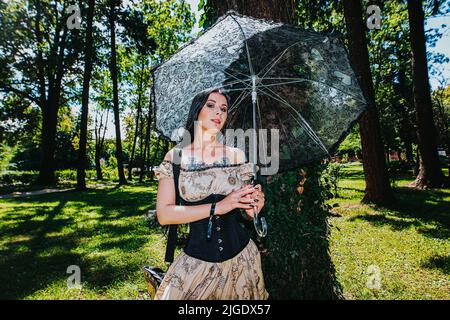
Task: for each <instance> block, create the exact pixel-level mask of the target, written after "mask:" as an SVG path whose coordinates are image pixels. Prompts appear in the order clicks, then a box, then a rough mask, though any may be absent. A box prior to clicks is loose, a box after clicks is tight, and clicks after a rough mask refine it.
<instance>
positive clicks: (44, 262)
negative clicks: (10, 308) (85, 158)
mask: <svg viewBox="0 0 450 320" xmlns="http://www.w3.org/2000/svg"><path fill="white" fill-rule="evenodd" d="M154 201H155V199H153V198H152V194H151V193H150V192H145V193H142V192H133V191H132V190H129V189H128V190H127V189H125V190H123V189H114V188H111V189H103V190H88V191H86V192H76V191H74V192H65V193H58V194H53V195H43V196H33V197H28V198H22V199H10V200H7V202H8V204H17V206H13V207H12V209H11V210H10V211H7V212H4V214H3V215H2V223H1V225H0V232H1V234H2V244H1V247H0V283H1V284H2V285H1V287H2V290H1V293H0V298H3V299H23V298H26V297H27V296H29V295H30V294H33V293H35V292H36V291H38V290H45V289H46V288H47V287H48V286H50V285H51V284H52V283H54V282H61V281H64V282H65V280H66V279H67V277H69V274H66V270H67V267H68V266H70V265H78V266H79V267H80V268H81V272H82V281H83V283H86V285H87V287H88V288H93V289H94V290H96V291H97V292H98V293H101V292H102V291H104V290H106V289H107V288H108V287H110V286H111V285H113V284H114V283H117V282H120V281H124V280H126V279H129V278H130V274H133V273H136V272H140V269H141V267H142V265H141V262H140V261H141V260H142V261H145V260H146V259H147V258H148V257H147V256H145V252H144V250H145V249H144V248H145V246H146V245H147V244H148V241H149V230H148V226H147V225H146V222H145V220H144V218H143V214H144V212H146V211H147V210H149V209H150V208H152V207H154V205H155V204H154ZM137 216H141V217H142V219H139V217H137ZM136 218H137V219H136ZM96 252H97V253H99V254H95V253H96ZM137 252H140V253H137ZM132 254H134V256H133V258H132V259H129V258H128V257H129V256H130V255H132ZM133 259H135V260H133Z"/></svg>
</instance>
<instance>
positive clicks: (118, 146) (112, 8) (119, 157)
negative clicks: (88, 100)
mask: <svg viewBox="0 0 450 320" xmlns="http://www.w3.org/2000/svg"><path fill="white" fill-rule="evenodd" d="M117 3H118V1H116V0H111V3H110V14H109V25H110V32H111V65H110V68H111V78H112V82H113V100H114V103H113V108H114V125H115V128H116V159H117V170H118V174H119V185H122V184H126V183H127V180H126V179H125V173H124V171H123V153H122V137H121V133H120V109H119V89H118V83H117V82H118V80H117V53H116V27H115V22H116V15H117V14H116V6H117Z"/></svg>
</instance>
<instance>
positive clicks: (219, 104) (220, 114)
mask: <svg viewBox="0 0 450 320" xmlns="http://www.w3.org/2000/svg"><path fill="white" fill-rule="evenodd" d="M227 116H228V103H227V98H225V96H224V95H222V94H221V93H218V92H213V93H211V94H210V95H209V97H208V100H206V103H205V105H204V106H203V108H202V109H201V110H200V113H199V114H198V118H197V121H199V122H200V125H201V126H202V130H203V131H208V132H211V133H212V134H216V133H218V132H219V131H220V130H221V129H222V127H223V126H224V124H225V122H226V120H227Z"/></svg>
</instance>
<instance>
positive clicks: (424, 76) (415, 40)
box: [408, 0, 444, 188]
mask: <svg viewBox="0 0 450 320" xmlns="http://www.w3.org/2000/svg"><path fill="white" fill-rule="evenodd" d="M408 16H409V28H410V38H411V48H412V76H413V94H414V105H415V107H416V122H417V143H418V146H419V149H420V156H421V159H422V160H421V166H420V170H419V174H418V176H417V178H416V181H415V183H414V185H415V186H416V187H418V188H425V187H441V186H442V184H443V183H444V174H443V173H442V170H441V165H440V162H439V157H438V152H437V143H436V136H437V133H436V132H437V131H436V127H435V124H434V120H433V110H432V104H431V95H430V84H429V78H428V66H427V53H426V45H425V31H424V12H423V8H422V2H421V1H419V0H408Z"/></svg>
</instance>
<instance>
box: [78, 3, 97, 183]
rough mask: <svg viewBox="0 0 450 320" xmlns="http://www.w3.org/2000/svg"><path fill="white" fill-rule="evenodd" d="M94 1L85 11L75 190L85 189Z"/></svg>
mask: <svg viewBox="0 0 450 320" xmlns="http://www.w3.org/2000/svg"><path fill="white" fill-rule="evenodd" d="M94 7H95V0H89V2H88V9H87V20H86V23H87V26H86V42H85V51H84V75H83V93H82V98H81V100H82V102H81V120H80V142H79V149H78V168H77V189H78V190H85V189H86V167H87V153H86V149H87V132H88V113H89V88H90V86H89V84H90V81H91V75H92V52H93V38H92V32H93V31H92V25H93V20H94Z"/></svg>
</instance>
